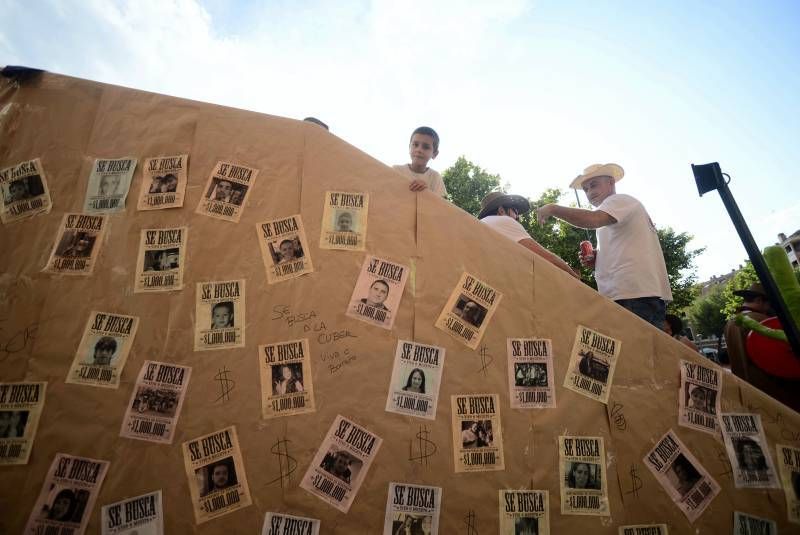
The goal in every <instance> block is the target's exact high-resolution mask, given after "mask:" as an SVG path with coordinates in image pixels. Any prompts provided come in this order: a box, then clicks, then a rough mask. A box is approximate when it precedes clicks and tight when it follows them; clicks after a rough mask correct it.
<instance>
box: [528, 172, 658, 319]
mask: <svg viewBox="0 0 800 535" xmlns="http://www.w3.org/2000/svg"><path fill="white" fill-rule="evenodd" d="M624 175H625V172H624V171H623V170H622V167H620V166H619V165H617V164H615V163H607V164H594V165H590V166H589V167H587V168H586V169H585V170H584V172H583V173H582V174H580V175H578V176H577V177H576V178H575V180H573V181H572V183H571V184H570V187H571V188H573V189H582V190H583V191H584V193H586V197H587V198H588V199H589V202H590V203H591V205H592V206H594V207H595V210H584V209H582V208H570V207H567V206H560V205H558V204H546V205H544V206H542V207H541V208H539V209H538V210H537V214H536V216H537V219H538V221H539V223H540V224H545V223H546V222H547V220H548V219H549V218H551V217H557V218H558V219H562V220H564V221H566V222H567V223H569V224H570V225H572V226H574V227H580V228H587V229H597V249H596V251H594V254H593V255H587V256H581V264H583V265H584V266H587V267H592V268H594V270H595V272H594V276H595V279H596V280H597V291H599V292H600V294H601V295H604V296H606V297H608V298H609V299H612V300H614V301H615V302H616V303H617V304H619V305H621V306H623V307H624V308H626V309H628V310H630V311H631V312H633V313H634V314H636V315H637V316H639V317H640V318H642V319H643V320H645V321H647V322H649V323H652V324H653V325H654V326H656V327H657V328H659V329H662V328H663V327H664V321H665V317H666V306H667V302H668V301H672V291H671V290H670V287H669V278H668V277H667V267H666V265H665V264H664V254H663V253H662V252H661V245H660V244H659V242H658V234H657V233H656V228H655V226H654V225H653V222H652V221H651V219H650V216H649V215H648V214H647V210H645V208H644V206H643V205H642V203H640V202H639V201H638V200H636V199H635V198H633V197H631V196H630V195H625V194H623V193H617V191H616V182H617V181H619V180H621V179H622V177H623V176H624Z"/></svg>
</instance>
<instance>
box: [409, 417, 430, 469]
mask: <svg viewBox="0 0 800 535" xmlns="http://www.w3.org/2000/svg"><path fill="white" fill-rule="evenodd" d="M428 435H430V431H428V427H427V426H426V425H421V426H419V433H417V436H416V439H417V444H418V445H417V450H418V451H419V455H415V454H414V440H409V441H408V460H409V461H419V464H424V465H427V464H428V457H430V456H432V455H433V454H434V453H436V450H437V448H436V443H435V442H433V441H432V440H428ZM429 447H430V448H431V449H430V450H429V449H428V448H429Z"/></svg>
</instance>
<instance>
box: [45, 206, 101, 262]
mask: <svg viewBox="0 0 800 535" xmlns="http://www.w3.org/2000/svg"><path fill="white" fill-rule="evenodd" d="M107 218H108V216H105V215H86V214H64V218H63V219H62V220H61V226H60V227H59V229H58V235H57V237H56V241H55V243H53V250H52V251H50V258H49V259H48V260H47V265H46V266H45V268H44V269H43V270H42V271H43V272H44V273H60V274H62V275H91V274H92V271H93V270H94V265H95V264H96V263H97V257H98V256H100V247H101V246H102V244H103V236H104V235H105V231H106V226H107V225H108V219H107Z"/></svg>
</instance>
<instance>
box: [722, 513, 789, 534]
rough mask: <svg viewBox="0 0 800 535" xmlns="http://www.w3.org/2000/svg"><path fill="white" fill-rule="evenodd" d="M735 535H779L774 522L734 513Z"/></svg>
mask: <svg viewBox="0 0 800 535" xmlns="http://www.w3.org/2000/svg"><path fill="white" fill-rule="evenodd" d="M733 535H778V525H777V524H776V523H775V521H774V520H770V519H768V518H760V517H757V516H753V515H748V514H745V513H740V512H739V511H734V512H733Z"/></svg>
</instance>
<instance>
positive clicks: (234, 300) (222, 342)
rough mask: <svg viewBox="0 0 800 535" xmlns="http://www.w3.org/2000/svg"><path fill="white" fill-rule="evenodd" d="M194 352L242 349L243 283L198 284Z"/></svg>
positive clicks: (241, 280) (243, 321)
mask: <svg viewBox="0 0 800 535" xmlns="http://www.w3.org/2000/svg"><path fill="white" fill-rule="evenodd" d="M194 309H195V316H194V350H195V351H206V350H209V349H228V348H231V347H244V326H245V324H246V321H245V311H246V310H247V307H246V305H245V302H244V279H239V280H231V281H217V282H198V283H197V293H196V297H195V307H194Z"/></svg>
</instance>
